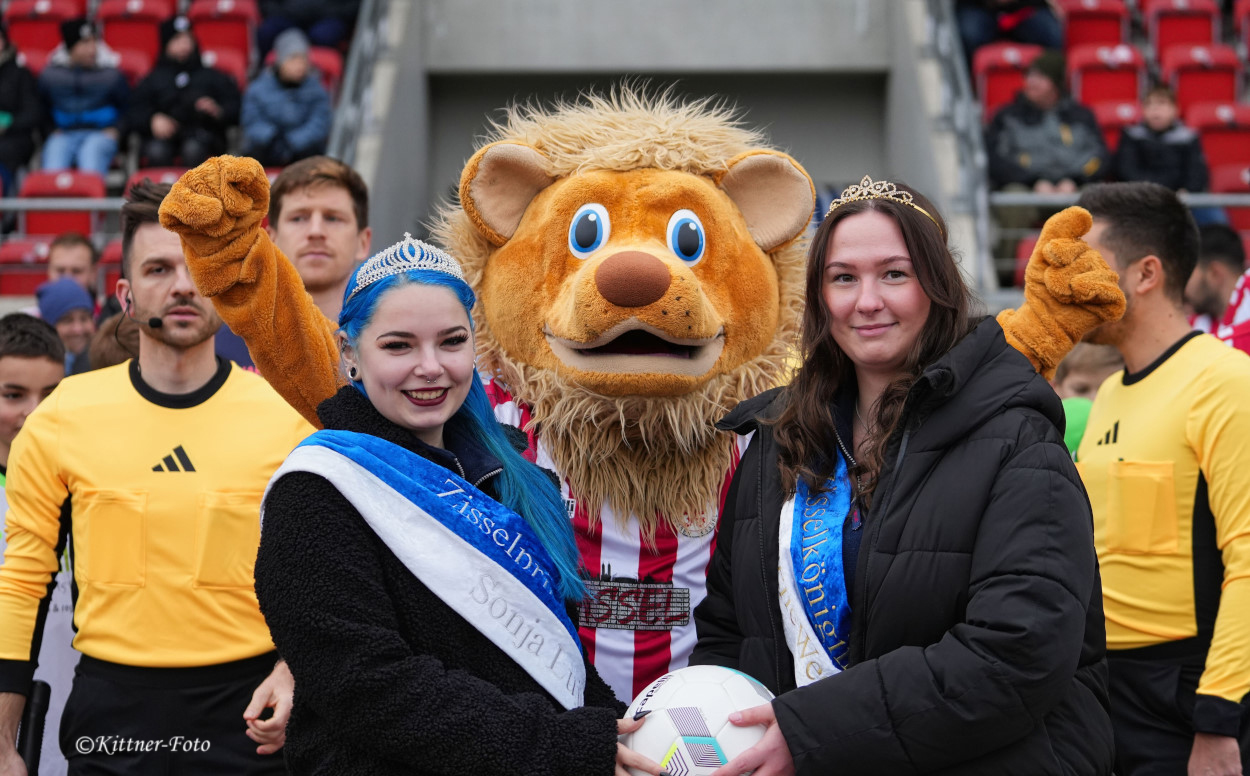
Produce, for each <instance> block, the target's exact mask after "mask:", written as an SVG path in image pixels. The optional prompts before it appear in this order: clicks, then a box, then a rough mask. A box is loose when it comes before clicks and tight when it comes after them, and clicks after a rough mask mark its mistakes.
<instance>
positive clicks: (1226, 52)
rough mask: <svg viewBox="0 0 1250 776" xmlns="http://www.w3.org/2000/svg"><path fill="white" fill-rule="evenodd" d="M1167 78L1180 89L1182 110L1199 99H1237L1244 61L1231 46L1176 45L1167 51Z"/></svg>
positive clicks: (1174, 87)
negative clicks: (1242, 61)
mask: <svg viewBox="0 0 1250 776" xmlns="http://www.w3.org/2000/svg"><path fill="white" fill-rule="evenodd" d="M1162 65H1163V67H1162V75H1163V80H1164V82H1166V83H1167V84H1169V85H1170V86H1171V87H1172V90H1173V91H1175V92H1176V102H1177V104H1178V105H1179V106H1180V109H1181V113H1184V112H1185V110H1186V109H1187V108H1188V107H1189V106H1190V105H1192V104H1194V103H1196V102H1214V101H1220V102H1224V101H1227V102H1233V101H1235V100H1236V99H1237V86H1238V84H1239V83H1240V80H1241V61H1240V60H1239V59H1238V58H1237V52H1235V51H1233V48H1232V47H1231V46H1174V47H1172V48H1170V49H1168V50H1167V51H1166V52H1165V53H1164V55H1163V62H1162Z"/></svg>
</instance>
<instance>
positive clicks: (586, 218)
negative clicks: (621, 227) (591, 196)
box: [569, 202, 612, 259]
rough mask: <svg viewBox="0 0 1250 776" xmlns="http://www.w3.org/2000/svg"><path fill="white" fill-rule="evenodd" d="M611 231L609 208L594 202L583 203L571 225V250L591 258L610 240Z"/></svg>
mask: <svg viewBox="0 0 1250 776" xmlns="http://www.w3.org/2000/svg"><path fill="white" fill-rule="evenodd" d="M611 231H612V223H611V221H609V220H608V210H607V208H605V207H604V206H603V205H599V204H596V203H593V202H592V203H590V204H586V205H582V206H581V207H579V208H578V209H577V212H576V213H574V214H573V223H572V224H570V225H569V250H570V251H572V252H573V255H574V256H576V257H577V258H579V259H585V258H589V257H590V254H592V253H594V252H595V251H597V250H599V249H600V248H602V247H603V244H604V243H606V242H607V241H608V235H609V234H611Z"/></svg>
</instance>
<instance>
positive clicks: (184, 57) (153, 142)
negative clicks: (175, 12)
mask: <svg viewBox="0 0 1250 776" xmlns="http://www.w3.org/2000/svg"><path fill="white" fill-rule="evenodd" d="M239 99H240V98H239V87H238V86H237V85H236V84H235V82H234V79H233V78H231V77H230V76H228V75H226V74H225V73H223V72H221V71H220V70H215V69H213V68H211V67H208V66H206V65H205V64H204V63H203V62H202V61H201V60H200V51H199V47H198V45H197V44H196V40H195V36H194V32H193V31H192V29H191V22H190V20H189V19H187V17H185V16H176V17H174V18H172V19H167V20H165V21H164V22H162V23H161V58H160V59H159V60H157V62H156V66H155V67H154V68H152V72H151V73H148V75H147V77H146V78H144V79H143V80H142V81H140V82H139V85H138V86H137V87H135V93H134V96H133V98H132V99H131V103H130V113H129V118H128V124H129V125H130V126H131V127H133V128H134V129H135V131H137V132H138V133H139V136H140V137H141V138H142V146H141V148H142V155H143V158H144V163H145V164H146V165H147V166H150V167H168V166H171V165H173V164H174V162H175V160H176V159H178V158H179V157H180V158H181V163H182V164H183V165H184V166H186V167H194V166H196V165H198V164H200V163H201V162H203V161H204V160H206V159H208V158H209V157H210V156H217V155H219V154H222V153H225V151H226V130H227V129H229V128H230V127H232V126H234V125H236V124H238V123H239Z"/></svg>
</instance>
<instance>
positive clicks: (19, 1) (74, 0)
mask: <svg viewBox="0 0 1250 776" xmlns="http://www.w3.org/2000/svg"><path fill="white" fill-rule="evenodd" d="M83 5H84V4H83V3H82V2H81V0H11V1H10V2H9V7H8V8H6V9H5V11H4V21H5V23H7V24H8V25H9V40H10V41H11V42H12V44H13V46H14V47H15V48H16V49H17V50H18V51H20V52H22V53H23V54H25V55H26V61H27V65H28V66H30V65H36V66H38V67H40V68H42V67H43V63H44V61H45V60H46V59H47V58H48V54H49V53H51V52H52V50H53V49H55V48H56V47H57V46H59V45H61V22H63V21H65V20H67V19H73V18H75V17H77V16H81V15H82V14H83V8H82V7H81V6H83Z"/></svg>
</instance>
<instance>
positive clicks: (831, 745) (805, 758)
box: [690, 319, 1112, 776]
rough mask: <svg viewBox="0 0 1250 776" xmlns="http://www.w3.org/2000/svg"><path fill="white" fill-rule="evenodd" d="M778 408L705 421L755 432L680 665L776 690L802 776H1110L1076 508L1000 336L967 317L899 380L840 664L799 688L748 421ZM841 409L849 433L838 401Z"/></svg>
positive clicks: (1096, 640) (1025, 373)
mask: <svg viewBox="0 0 1250 776" xmlns="http://www.w3.org/2000/svg"><path fill="white" fill-rule="evenodd" d="M776 398H777V393H776V391H774V392H770V393H766V394H763V395H761V396H758V397H756V398H754V399H750V400H748V401H746V402H743V403H742V404H741V405H739V406H738V408H737V409H735V410H734V411H733V412H732V413H731V414H730V415H729V416H728V417H727V418H726V419H725V420H723V421H722V422H721V423H720V424H719V427H720V428H723V429H728V430H732V431H736V432H737V433H739V434H747V433H751V432H752V431H753V432H754V434H755V437H754V439H753V440H752V441H751V445H750V447H749V448H748V449H747V452H746V453H745V455H744V457H743V459H742V463H741V465H740V466H739V468H738V471H737V473H736V474H735V476H734V480H733V484H732V486H731V488H730V491H729V493H728V496H727V498H726V500H725V506H724V511H723V513H722V516H721V522H720V529H719V531H720V532H719V538H718V540H717V547H716V554H715V555H714V556H713V559H712V564H711V567H710V569H709V573H708V595H707V598H706V599H705V600H704V601H703V603H702V604H700V605H699V606H698V608H696V609H695V613H694V616H695V621H696V623H697V626H698V632H699V642H698V646H696V648H695V651H694V654H693V656H692V657H691V660H690V662H691V663H692V664H714V665H723V666H728V667H730V668H734V669H737V670H740V671H742V672H744V673H747V674H749V675H751V676H754V677H755V678H756V679H759V680H760V681H762V682H763V683H764V684H765V685H767V686H768V687H769V689H771V690H773V691H775V692H777V693H778V695H779V697H778V698H777V699H776V700H775V701H774V702H773V704H772V706H773V710H774V712H775V714H776V719H777V722H778V723H779V725H780V728H781V732H782V733H783V735H784V737H785V741H786V744H787V746H788V747H789V749H790V752H791V754H792V756H793V760H794V766H795V771H796V772H797V773H799V774H824V773H889V774H902V773H937V774H960V776H972V775H973V774H984V775H985V776H989V775H990V774H993V776H1001V775H1002V774H1014V773H1021V774H1023V773H1029V774H1054V775H1055V776H1059V774H1068V773H1079V774H1083V775H1084V774H1089V775H1091V776H1092V775H1093V774H1109V773H1110V772H1111V753H1112V747H1111V737H1112V734H1111V725H1110V720H1109V719H1108V712H1107V705H1108V699H1107V666H1106V660H1105V649H1106V647H1105V635H1104V634H1105V631H1104V624H1103V614H1102V593H1101V587H1100V585H1099V581H1098V568H1097V563H1096V562H1095V557H1094V546H1093V536H1092V525H1091V524H1090V516H1089V504H1088V501H1087V500H1086V498H1085V494H1084V492H1083V491H1082V489H1081V485H1080V480H1079V478H1078V476H1077V472H1076V469H1075V468H1074V466H1073V465H1072V462H1071V459H1070V458H1069V456H1068V454H1067V452H1066V449H1065V448H1064V446H1063V441H1062V436H1061V434H1060V432H1059V429H1060V428H1062V426H1063V410H1062V407H1061V405H1060V402H1059V399H1058V397H1056V396H1055V393H1054V391H1053V390H1051V388H1050V387H1049V386H1048V385H1047V383H1046V381H1045V379H1043V378H1042V377H1041V376H1040V375H1038V374H1037V373H1036V372H1034V371H1033V369H1032V368H1031V367H1030V365H1029V363H1028V362H1027V361H1026V360H1025V359H1024V358H1023V357H1022V356H1021V355H1020V354H1019V352H1017V351H1015V350H1014V349H1013V348H1011V347H1010V346H1009V345H1007V343H1006V341H1005V340H1004V338H1003V333H1002V329H1001V328H1000V327H999V325H998V324H997V323H996V322H995V321H993V320H988V319H987V320H985V321H983V322H981V323H980V325H978V326H977V327H976V328H975V329H974V330H973V331H972V332H971V333H970V334H968V335H967V336H965V337H964V339H963V340H961V341H960V342H959V343H958V344H957V345H956V346H955V347H954V348H952V349H951V350H950V351H949V352H948V353H947V354H946V355H945V356H944V357H942V358H941V359H940V360H938V361H937V362H936V363H934V364H933V365H932V366H930V367H929V368H928V369H926V370H925V371H924V373H923V374H922V375H921V376H920V378H919V379H918V380H917V381H916V383H915V385H914V386H913V387H912V389H911V391H910V393H909V396H908V400H907V403H906V405H905V406H904V409H903V415H902V418H901V419H900V420H899V423H898V430H897V431H896V432H895V434H894V435H893V438H892V441H891V442H890V443H889V445H888V446H887V454H886V463H885V464H884V466H883V469H882V471H881V473H880V476H879V478H878V483H879V484H878V485H877V490H876V495H875V496H874V504H873V506H872V508H871V509H870V510H869V511H868V513H867V514H866V515H865V516H864V517H863V519H862V523H861V524H862V526H863V528H862V529H856V530H854V533H862V534H863V536H862V537H861V538H860V545H859V551H858V554H857V556H856V561H855V563H854V567H853V568H854V570H853V571H848V572H847V592H848V598H849V601H850V607H851V612H852V615H851V617H852V625H851V630H850V638H849V642H850V643H849V647H850V652H849V663H850V665H849V667H848V668H847V669H846V670H844V671H841V672H840V673H836V674H834V675H832V676H827V677H824V678H821V679H819V680H818V681H816V682H814V683H812V684H809V685H807V686H805V687H802V688H799V689H795V687H796V680H795V671H794V658H793V656H792V653H791V651H790V649H789V647H788V644H787V643H786V642H785V641H784V640H783V622H782V614H781V605H780V603H779V589H778V588H779V583H778V573H777V569H778V563H779V551H778V546H779V526H778V523H779V516H780V515H781V513H782V510H783V505H784V504H785V503H786V499H787V496H786V495H785V494H784V493H783V492H782V487H781V480H780V474H779V472H778V467H777V462H778V450H779V449H778V445H777V442H776V440H775V438H774V437H773V434H772V427H771V426H770V425H768V424H767V423H762V422H760V421H761V419H763V418H768V417H773V416H775V413H776V412H777V408H778V406H780V402H775V400H776ZM770 405H771V406H770ZM838 406H839V411H838V412H837V416H838V417H839V418H841V419H844V423H843V424H842V428H841V429H840V431H839V435H840V436H841V437H842V438H844V439H850V438H851V428H850V425H851V420H850V419H851V418H853V417H854V412H855V397H854V396H851V395H843V396H841V397H840V401H839V405H838ZM848 535H849V534H848ZM846 546H847V545H846V544H845V543H844V545H843V548H844V549H843V552H844V553H845V552H846V549H845V548H846Z"/></svg>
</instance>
